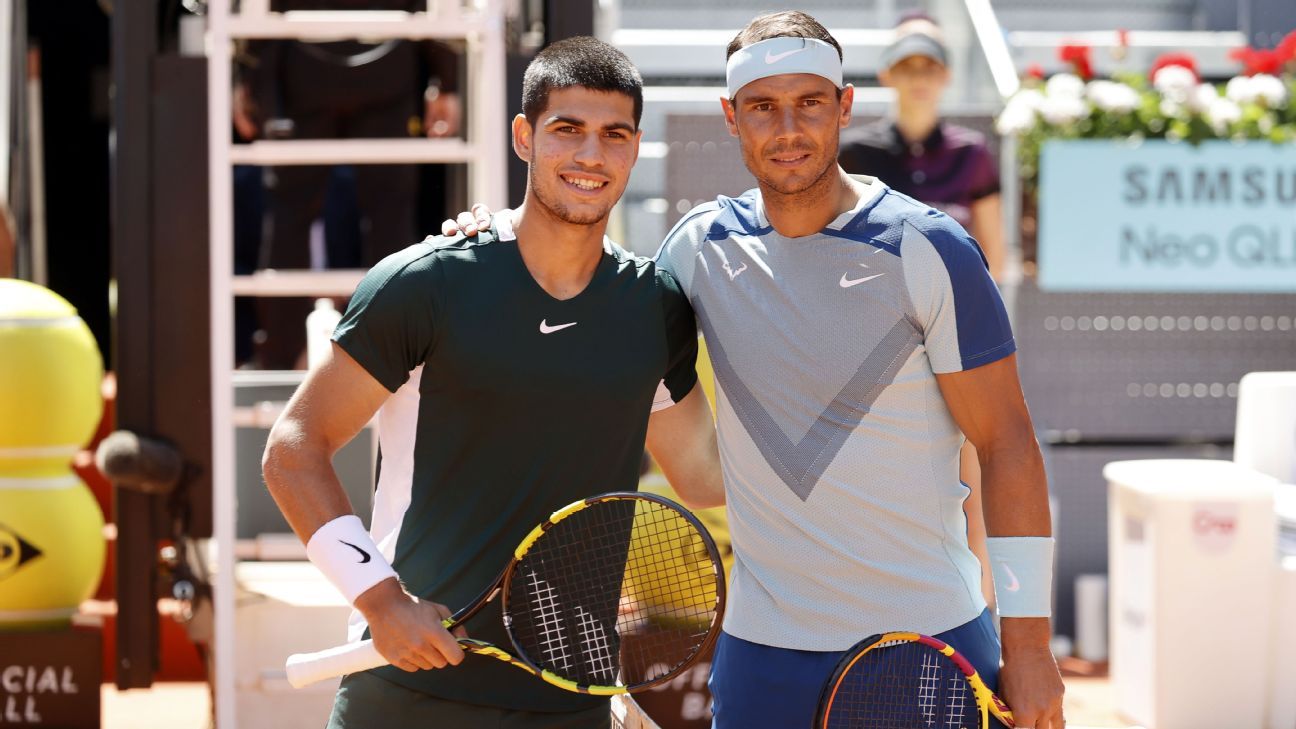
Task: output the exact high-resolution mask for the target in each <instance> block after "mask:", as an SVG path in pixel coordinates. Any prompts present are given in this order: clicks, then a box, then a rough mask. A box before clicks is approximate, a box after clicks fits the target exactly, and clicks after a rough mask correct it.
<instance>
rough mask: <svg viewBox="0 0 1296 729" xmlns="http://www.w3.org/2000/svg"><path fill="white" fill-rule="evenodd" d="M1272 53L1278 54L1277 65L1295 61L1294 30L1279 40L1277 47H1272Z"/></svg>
mask: <svg viewBox="0 0 1296 729" xmlns="http://www.w3.org/2000/svg"><path fill="white" fill-rule="evenodd" d="M1274 53H1276V54H1277V55H1278V63H1279V65H1281V64H1283V63H1286V62H1288V61H1296V30H1293V31H1292V32H1290V33H1288V34H1287V35H1286V37H1284V38H1283V39H1282V40H1281V41H1279V42H1278V47H1277V48H1274Z"/></svg>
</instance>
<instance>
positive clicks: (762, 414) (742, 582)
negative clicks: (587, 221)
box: [658, 177, 1016, 651]
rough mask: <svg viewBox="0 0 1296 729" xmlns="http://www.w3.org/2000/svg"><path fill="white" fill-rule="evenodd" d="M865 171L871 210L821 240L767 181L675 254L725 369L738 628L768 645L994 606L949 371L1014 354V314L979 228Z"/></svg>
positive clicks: (908, 626)
mask: <svg viewBox="0 0 1296 729" xmlns="http://www.w3.org/2000/svg"><path fill="white" fill-rule="evenodd" d="M856 179H857V180H858V181H860V182H864V183H866V184H867V192H866V194H865V195H864V196H863V199H861V201H860V203H859V205H857V206H856V208H855V209H854V210H851V211H849V212H846V213H843V214H842V215H841V216H839V217H838V218H837V219H836V220H834V221H833V222H832V223H831V224H830V225H828V227H826V228H824V229H823V230H822V231H820V232H819V233H817V234H814V235H809V236H805V237H802V238H786V237H784V236H782V235H779V234H778V233H777V232H775V231H774V229H773V228H772V227H771V226H770V224H769V221H768V219H767V217H766V215H765V210H764V205H763V203H762V200H761V195H760V192H759V190H751V191H749V192H747V193H746V194H744V195H742V196H740V197H736V198H727V197H720V198H717V200H716V201H715V202H711V203H707V204H704V205H700V206H698V207H697V208H694V209H693V210H692V211H691V212H690V213H689V214H688V215H687V216H685V217H684V219H683V220H681V221H680V222H679V223H678V224H677V225H676V226H675V228H674V229H673V230H672V231H671V232H670V235H669V236H667V239H666V242H665V243H664V244H663V246H662V249H661V250H660V252H659V253H658V265H659V266H662V267H664V268H666V269H667V270H669V271H671V272H672V273H673V274H674V275H675V277H676V278H677V279H678V280H679V282H680V284H681V286H682V287H683V289H684V292H685V294H686V295H687V296H688V298H689V301H690V302H691V303H692V305H693V308H694V310H695V312H696V314H697V318H698V323H699V328H700V330H701V331H702V333H703V337H704V338H705V340H706V343H707V349H708V351H709V352H710V355H711V361H712V364H713V366H714V369H715V373H716V391H717V399H718V402H717V403H716V408H717V427H718V429H719V442H720V457H721V461H722V464H723V468H724V476H725V491H726V496H727V501H728V506H727V510H728V518H729V527H730V531H731V534H732V537H733V546H734V553H735V558H736V559H735V565H734V570H733V578H732V586H731V596H730V601H729V608H728V613H727V615H726V617H725V630H726V632H728V633H730V634H731V635H734V636H736V637H739V638H742V639H744V640H749V641H752V642H755V643H761V644H764V645H772V646H778V647H784V648H797V649H802V650H816V651H836V650H844V649H846V648H848V647H850V646H851V645H852V644H854V643H855V642H857V641H858V640H860V639H861V638H864V637H866V636H868V635H871V634H874V633H881V632H884V631H889V630H912V631H917V632H921V633H926V634H929V635H934V634H936V633H941V632H943V631H946V630H950V629H951V628H954V627H956V626H959V625H962V624H963V623H966V622H968V621H970V620H972V619H973V618H975V617H977V616H978V615H979V614H980V613H981V612H982V611H983V610H984V609H985V601H984V599H983V598H982V596H981V576H980V575H981V573H980V566H979V563H978V562H977V559H976V556H975V555H973V553H972V552H971V551H970V550H969V548H968V542H967V525H966V520H965V519H964V516H963V511H962V505H963V500H964V499H965V498H966V497H967V493H968V492H967V488H966V487H965V486H963V484H962V483H961V482H960V481H959V465H958V453H959V448H960V446H961V445H962V440H963V436H962V434H961V433H960V432H959V429H958V427H957V426H956V425H955V423H954V421H953V419H952V418H951V416H950V413H949V410H948V408H947V407H946V405H945V401H944V399H943V398H942V397H941V392H940V389H939V388H938V387H937V383H936V374H938V373H950V372H960V371H962V370H968V369H972V368H975V367H980V366H981V365H985V364H988V363H991V362H994V361H996V360H999V359H1002V358H1004V357H1007V356H1009V355H1010V354H1012V353H1013V352H1014V351H1015V349H1016V346H1015V344H1014V342H1013V337H1012V331H1011V329H1010V327H1009V324H1008V315H1007V313H1006V311H1005V310H1004V305H1003V301H1002V299H1001V298H1000V296H999V291H998V289H997V288H996V287H995V284H994V282H993V281H992V280H991V279H990V275H989V273H988V271H987V268H986V262H985V258H984V256H982V254H981V250H980V248H979V247H978V245H977V243H976V241H974V240H973V239H972V238H971V237H970V236H969V235H968V234H967V232H966V231H964V230H963V228H961V227H960V226H959V225H958V224H957V223H955V222H954V221H953V220H952V219H950V218H949V217H948V216H946V215H945V214H943V213H940V212H938V211H936V210H935V209H933V208H931V207H928V206H927V205H923V204H922V203H919V202H917V201H915V200H913V199H912V198H909V197H906V196H905V195H902V194H900V193H897V192H895V191H893V190H891V189H889V188H888V187H887V186H886V185H884V184H882V183H881V182H879V181H877V180H876V179H873V178H864V177H859V178H856Z"/></svg>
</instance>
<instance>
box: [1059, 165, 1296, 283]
mask: <svg viewBox="0 0 1296 729" xmlns="http://www.w3.org/2000/svg"><path fill="white" fill-rule="evenodd" d="M1040 173H1041V174H1040V185H1039V213H1040V228H1039V285H1040V288H1041V289H1043V290H1046V291H1146V292H1157V291H1173V292H1182V293H1189V292H1191V293H1210V292H1216V293H1225V292H1228V293H1239V292H1254V293H1292V292H1296V145H1281V146H1280V145H1275V144H1270V143H1268V142H1246V143H1233V142H1227V141H1210V142H1205V143H1202V144H1200V145H1197V146H1194V145H1191V144H1187V143H1171V142H1164V141H1145V142H1142V143H1139V144H1132V143H1128V142H1123V141H1108V140H1075V141H1051V142H1047V143H1045V145H1044V147H1043V150H1042V152H1041V163H1040Z"/></svg>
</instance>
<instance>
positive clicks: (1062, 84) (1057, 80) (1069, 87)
mask: <svg viewBox="0 0 1296 729" xmlns="http://www.w3.org/2000/svg"><path fill="white" fill-rule="evenodd" d="M1084 90H1085V84H1084V81H1083V80H1081V79H1080V77H1079V76H1077V75H1075V74H1073V73H1057V74H1053V77H1052V78H1050V79H1049V80H1048V82H1047V83H1045V84H1044V93H1045V95H1047V96H1050V97H1063V96H1067V97H1071V98H1075V99H1078V98H1080V97H1081V96H1083V95H1084Z"/></svg>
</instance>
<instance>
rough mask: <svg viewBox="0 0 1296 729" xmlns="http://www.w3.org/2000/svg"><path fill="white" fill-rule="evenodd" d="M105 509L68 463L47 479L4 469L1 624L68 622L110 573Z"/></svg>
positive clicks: (4, 626) (0, 542)
mask: <svg viewBox="0 0 1296 729" xmlns="http://www.w3.org/2000/svg"><path fill="white" fill-rule="evenodd" d="M103 525H104V521H103V514H102V512H100V510H99V503H98V502H97V501H95V498H94V495H93V494H91V493H90V489H89V488H87V487H86V485H85V484H84V483H83V482H82V481H81V479H80V478H77V476H76V474H75V473H73V472H72V470H71V469H70V468H69V467H67V466H64V468H63V473H62V474H60V475H57V476H52V477H45V478H6V477H4V476H3V475H0V630H7V629H15V628H31V627H39V626H45V625H57V624H61V623H66V622H67V621H68V620H69V619H70V618H71V617H72V615H73V613H75V612H76V610H77V606H78V605H80V604H81V602H82V601H84V600H86V599H87V598H89V597H90V596H91V595H92V594H94V591H95V588H96V587H98V586H99V579H100V578H101V577H102V576H103V565H104V550H105V548H106V546H105V544H104V538H103Z"/></svg>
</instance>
